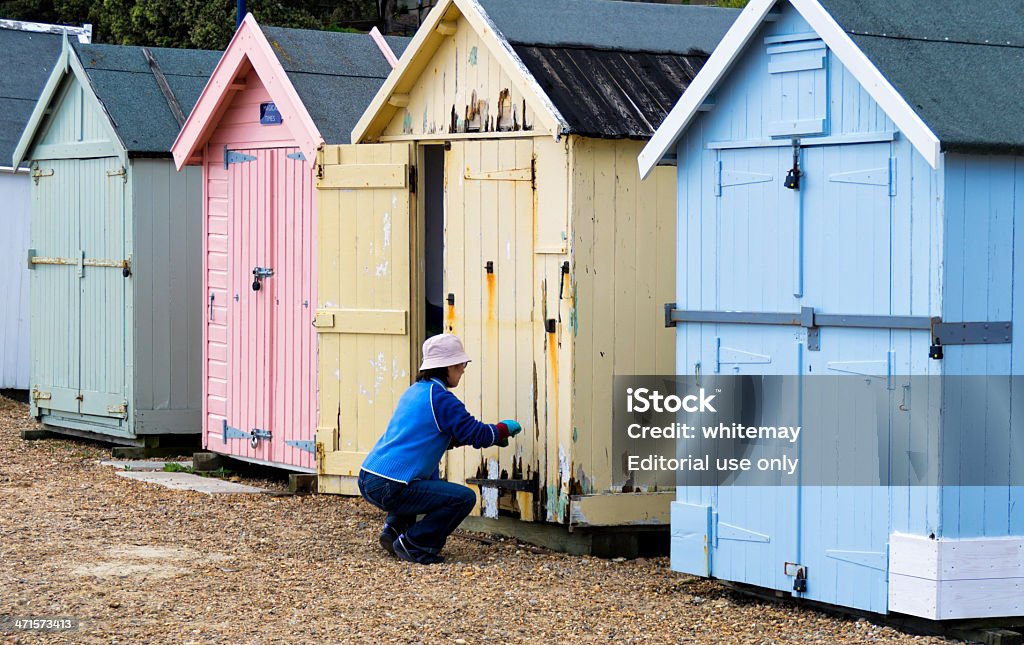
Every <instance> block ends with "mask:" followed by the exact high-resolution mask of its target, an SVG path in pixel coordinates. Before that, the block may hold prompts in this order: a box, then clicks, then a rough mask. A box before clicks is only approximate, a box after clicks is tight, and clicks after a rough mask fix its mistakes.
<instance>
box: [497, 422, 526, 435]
mask: <svg viewBox="0 0 1024 645" xmlns="http://www.w3.org/2000/svg"><path fill="white" fill-rule="evenodd" d="M502 423H504V424H505V427H506V428H508V436H510V437H514V436H516V435H517V434H519V433H520V432H522V431H523V426H521V425H519V422H518V421H513V420H512V419H505V420H504V421H502Z"/></svg>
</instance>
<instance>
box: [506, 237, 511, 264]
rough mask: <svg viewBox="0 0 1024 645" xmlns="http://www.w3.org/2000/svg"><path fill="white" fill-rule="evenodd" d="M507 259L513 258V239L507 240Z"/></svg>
mask: <svg viewBox="0 0 1024 645" xmlns="http://www.w3.org/2000/svg"><path fill="white" fill-rule="evenodd" d="M505 259H506V260H511V259H512V242H511V241H508V242H505Z"/></svg>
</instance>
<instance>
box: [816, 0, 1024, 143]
mask: <svg viewBox="0 0 1024 645" xmlns="http://www.w3.org/2000/svg"><path fill="white" fill-rule="evenodd" d="M820 1H821V3H822V5H823V6H824V7H825V8H826V9H827V10H828V12H829V13H830V14H832V16H833V17H834V18H835V19H836V22H838V23H839V24H840V25H841V26H842V28H843V29H844V30H845V31H846V32H847V33H848V34H849V35H850V37H851V38H853V40H854V42H855V43H856V44H857V46H858V47H859V48H860V49H861V50H862V51H863V52H864V54H865V55H866V56H867V57H868V58H869V59H870V60H871V62H872V63H873V64H874V65H875V66H876V67H877V68H878V69H879V71H880V72H881V73H882V74H883V75H885V77H886V78H887V79H888V80H889V82H890V83H892V85H893V87H894V88H896V90H897V91H898V92H899V93H900V94H901V95H902V96H903V97H904V99H906V101H907V102H908V103H909V104H910V106H911V107H912V108H913V109H914V110H915V111H916V112H917V114H918V116H920V117H921V119H922V120H923V121H924V122H925V123H926V124H927V125H928V127H929V128H931V130H932V132H934V133H935V135H936V136H937V137H938V138H939V140H940V141H941V142H942V148H943V149H944V150H954V151H964V152H972V151H975V152H1001V151H1002V152H1024V100H1022V98H1021V88H1024V2H1022V1H1021V0H986V1H985V2H965V1H964V0H901V1H900V2H893V1H892V0H820Z"/></svg>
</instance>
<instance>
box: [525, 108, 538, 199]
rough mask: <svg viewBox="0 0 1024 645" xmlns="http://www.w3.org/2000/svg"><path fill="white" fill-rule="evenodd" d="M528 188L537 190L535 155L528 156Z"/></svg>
mask: <svg viewBox="0 0 1024 645" xmlns="http://www.w3.org/2000/svg"><path fill="white" fill-rule="evenodd" d="M524 118H525V115H524ZM530 189H531V190H537V155H533V157H531V158H530Z"/></svg>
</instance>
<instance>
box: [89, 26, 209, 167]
mask: <svg viewBox="0 0 1024 645" xmlns="http://www.w3.org/2000/svg"><path fill="white" fill-rule="evenodd" d="M72 47H73V48H74V50H75V54H76V55H77V56H78V60H79V62H80V63H81V64H82V68H83V69H84V70H85V73H86V76H87V77H88V80H89V84H90V86H91V87H92V90H93V92H94V93H95V94H96V98H98V99H99V101H100V103H101V104H102V105H103V107H104V109H105V110H106V112H107V114H108V115H109V116H110V120H111V125H112V126H113V127H114V131H115V132H116V133H117V136H118V138H119V139H120V140H121V143H123V144H124V147H125V149H126V150H127V151H128V152H129V153H135V154H169V153H170V150H171V144H172V143H174V138H175V137H176V136H178V131H179V130H180V129H181V126H180V125H179V124H178V121H177V120H176V119H175V118H174V113H173V112H172V111H171V107H170V106H169V105H168V103H167V99H166V98H165V97H164V94H163V92H161V90H160V86H159V85H158V84H157V79H156V76H155V75H154V72H153V69H151V68H150V65H149V62H148V61H147V60H146V56H145V54H144V53H143V51H142V50H143V48H142V47H129V46H122V45H84V44H78V43H74V44H73V45H72ZM148 49H149V51H150V52H151V53H152V55H153V58H154V60H155V61H156V63H157V65H159V68H160V71H162V72H163V75H164V77H165V78H166V79H167V85H168V86H170V89H171V93H172V94H173V95H174V97H175V98H176V99H177V101H178V104H179V105H180V106H181V110H182V112H184V113H185V114H188V113H189V111H191V110H192V106H193V105H195V102H196V99H198V98H199V93H200V92H201V91H202V89H203V86H204V85H205V84H206V81H207V79H208V78H209V77H210V73H211V72H212V71H213V68H214V66H215V65H216V64H217V60H218V59H219V58H220V52H216V51H206V50H197V49H167V48H159V47H150V48H148Z"/></svg>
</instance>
